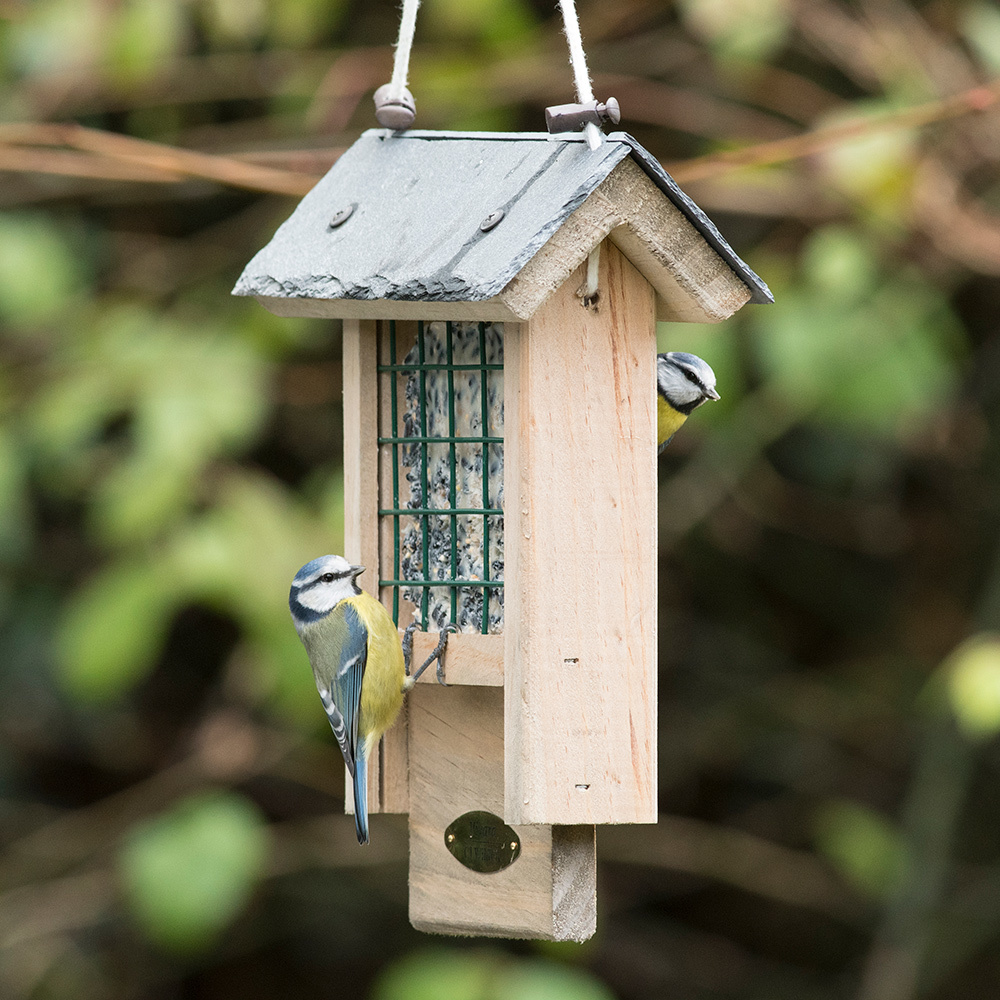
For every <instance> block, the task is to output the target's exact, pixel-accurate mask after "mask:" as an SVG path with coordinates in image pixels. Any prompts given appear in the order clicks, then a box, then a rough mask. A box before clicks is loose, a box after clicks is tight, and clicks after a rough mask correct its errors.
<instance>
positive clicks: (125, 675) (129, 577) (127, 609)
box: [56, 558, 177, 701]
mask: <svg viewBox="0 0 1000 1000" xmlns="http://www.w3.org/2000/svg"><path fill="white" fill-rule="evenodd" d="M176 605H177V588H176V585H175V582H174V580H173V579H172V578H171V576H170V574H169V573H165V572H164V571H163V567H162V566H160V565H157V563H156V562H155V560H154V559H152V558H150V560H149V561H148V562H134V563H124V564H120V563H119V564H112V565H111V566H109V567H107V568H106V569H104V570H102V571H101V572H100V573H98V574H97V575H96V576H95V577H94V578H93V579H92V580H90V581H89V582H88V583H87V584H85V585H84V586H83V587H82V588H81V589H79V590H77V591H76V592H75V593H74V594H73V595H72V597H71V598H70V599H69V601H68V603H67V606H66V609H65V612H64V615H63V617H62V620H61V621H60V622H59V623H58V625H57V629H56V661H57V664H58V668H59V673H60V682H61V684H62V686H63V687H64V688H65V689H66V691H67V692H68V693H69V694H71V695H72V696H74V697H76V698H80V699H84V700H87V701H99V700H102V699H106V698H111V697H114V696H116V695H119V694H121V693H122V692H124V691H126V690H128V689H129V688H131V687H132V686H133V685H134V684H136V683H137V682H138V681H139V680H141V679H142V678H143V677H145V676H146V674H147V673H148V672H149V671H150V670H151V669H152V667H153V664H154V662H155V660H156V656H157V654H158V653H159V651H160V647H161V645H162V643H163V638H164V636H165V634H166V631H167V626H168V624H169V621H170V618H171V616H172V615H173V612H174V610H175V608H176Z"/></svg>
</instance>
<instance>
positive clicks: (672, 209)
mask: <svg viewBox="0 0 1000 1000" xmlns="http://www.w3.org/2000/svg"><path fill="white" fill-rule="evenodd" d="M607 236H610V238H611V241H612V242H613V243H615V244H616V245H617V246H618V247H619V249H621V250H622V251H623V252H624V253H625V255H626V256H627V257H628V258H629V260H630V261H631V262H632V264H633V265H634V266H635V267H636V268H637V269H638V270H639V271H640V272H641V273H642V275H643V276H644V277H645V278H646V280H647V281H648V282H649V283H650V284H651V285H652V286H653V288H654V289H655V290H656V313H657V318H658V319H661V320H671V321H675V322H691V323H718V322H719V321H720V320H723V319H727V318H728V317H729V316H731V315H732V314H733V313H734V312H736V311H737V310H738V309H739V308H740V307H741V306H743V305H744V304H746V303H747V302H749V300H750V295H751V292H750V288H749V287H748V286H747V285H746V284H744V282H743V281H742V280H741V279H740V278H739V276H738V275H737V274H736V273H735V271H733V270H732V268H730V266H729V265H728V264H727V263H726V262H725V261H724V260H723V259H722V258H721V257H720V256H719V255H718V254H717V253H716V252H715V250H713V249H712V247H710V246H709V245H708V243H707V242H706V241H705V238H704V237H703V236H702V235H701V233H699V232H698V230H697V229H695V227H694V226H693V225H692V224H691V222H690V221H689V220H688V219H687V217H686V216H685V215H684V214H683V213H682V212H681V211H680V209H679V208H677V206H676V205H675V204H674V203H673V202H672V201H670V199H669V198H667V197H666V196H665V195H664V193H663V192H662V191H661V190H660V189H659V188H658V187H657V186H656V184H655V183H653V181H652V180H650V178H649V177H648V176H647V175H646V174H645V173H644V172H643V170H642V168H641V167H640V166H639V165H638V164H637V163H635V162H634V161H633V160H632V159H631V158H629V159H625V160H623V161H622V162H621V163H620V164H618V166H617V167H615V169H614V170H613V171H612V172H611V173H610V174H609V175H608V177H607V179H606V180H605V181H604V183H603V184H601V186H600V187H599V188H597V190H596V191H594V192H593V193H592V194H591V195H590V196H589V197H588V198H587V200H586V201H585V202H584V203H583V204H582V205H581V206H580V207H579V208H578V209H576V211H575V212H573V214H572V215H570V217H569V218H568V219H567V220H566V221H565V222H564V223H563V225H562V226H561V227H560V228H559V230H558V231H557V232H556V233H555V234H553V236H552V237H551V238H550V239H549V241H548V242H547V243H546V244H545V246H543V247H542V248H541V249H540V250H539V251H538V253H536V254H535V256H534V257H532V258H531V260H530V261H529V262H528V263H527V264H526V265H525V267H524V268H522V270H521V271H520V272H519V273H518V275H517V276H516V277H515V278H513V279H512V280H511V282H510V283H509V284H508V285H507V287H506V288H504V290H503V291H502V292H501V293H500V295H499V296H498V298H499V299H500V300H501V301H502V302H503V303H504V304H505V305H506V306H507V307H508V308H509V309H510V310H511V312H513V313H515V314H516V315H517V316H518V317H520V318H529V317H532V316H534V314H535V312H536V310H537V309H538V308H540V307H541V305H542V304H543V303H544V302H546V301H547V300H548V299H549V297H550V296H551V295H553V294H554V292H555V291H556V289H558V288H560V287H562V285H563V284H564V283H565V282H566V281H568V280H569V276H570V274H571V273H572V272H573V271H574V270H575V269H576V268H577V267H579V266H580V264H581V263H582V262H583V261H584V260H586V258H587V256H588V255H589V254H590V251H591V250H593V248H594V247H595V246H596V245H597V244H598V243H600V242H601V240H603V239H604V238H605V237H607ZM576 287H577V286H576V285H574V286H573V288H574V290H575V288H576Z"/></svg>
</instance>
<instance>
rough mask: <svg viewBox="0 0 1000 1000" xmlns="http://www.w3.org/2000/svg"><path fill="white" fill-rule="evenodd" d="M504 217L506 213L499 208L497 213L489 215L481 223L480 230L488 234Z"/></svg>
mask: <svg viewBox="0 0 1000 1000" xmlns="http://www.w3.org/2000/svg"><path fill="white" fill-rule="evenodd" d="M503 217H504V211H503V209H502V208H498V209H497V210H496V211H495V212H490V214H489V215H487V216H486V218H485V219H483V221H482V222H480V223H479V228H480V229H481V230H482V231H483V232H484V233H488V232H489V231H490V230H491V229H492V228H493V227H494V226H495V225H496V224H497V223H498V222H499V221H500V220H501V219H502V218H503Z"/></svg>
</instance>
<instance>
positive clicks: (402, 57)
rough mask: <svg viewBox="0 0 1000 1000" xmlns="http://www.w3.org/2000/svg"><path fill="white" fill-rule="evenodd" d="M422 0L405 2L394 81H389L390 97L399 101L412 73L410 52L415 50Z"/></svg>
mask: <svg viewBox="0 0 1000 1000" xmlns="http://www.w3.org/2000/svg"><path fill="white" fill-rule="evenodd" d="M419 6H420V0H403V16H402V18H401V19H400V22H399V40H398V41H397V42H396V55H395V58H394V59H393V63H392V80H390V81H389V97H390V99H392V100H399V99H400V98H401V97H402V96H403V90H404V89H405V88H406V82H407V77H408V76H409V72H410V50H411V49H412V48H413V32H414V31H415V30H416V27H417V8H418V7H419Z"/></svg>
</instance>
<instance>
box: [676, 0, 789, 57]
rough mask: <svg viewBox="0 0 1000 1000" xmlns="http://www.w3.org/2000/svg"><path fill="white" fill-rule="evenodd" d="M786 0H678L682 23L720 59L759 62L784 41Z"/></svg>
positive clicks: (787, 20) (787, 15) (785, 35)
mask: <svg viewBox="0 0 1000 1000" xmlns="http://www.w3.org/2000/svg"><path fill="white" fill-rule="evenodd" d="M788 7H789V4H788V0H681V4H680V9H681V14H682V16H683V18H684V23H685V24H686V25H687V27H688V28H689V29H690V30H691V31H692V32H693V33H694V34H695V35H697V36H698V37H700V38H702V39H704V40H705V41H706V42H708V43H709V45H711V47H712V49H713V50H714V52H715V54H716V55H717V56H719V57H721V58H723V59H736V60H746V61H749V62H763V61H765V60H766V59H767V58H768V57H769V56H771V55H773V54H774V53H775V52H777V51H778V50H779V49H780V48H781V47H782V45H784V43H785V39H786V38H787V37H788V31H789V28H790V27H791V18H790V16H789V11H788Z"/></svg>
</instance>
